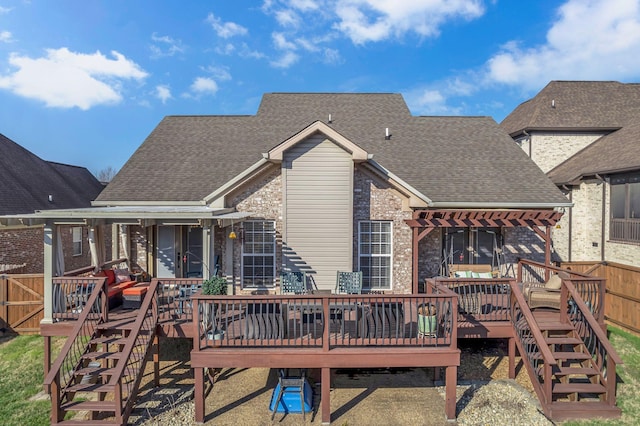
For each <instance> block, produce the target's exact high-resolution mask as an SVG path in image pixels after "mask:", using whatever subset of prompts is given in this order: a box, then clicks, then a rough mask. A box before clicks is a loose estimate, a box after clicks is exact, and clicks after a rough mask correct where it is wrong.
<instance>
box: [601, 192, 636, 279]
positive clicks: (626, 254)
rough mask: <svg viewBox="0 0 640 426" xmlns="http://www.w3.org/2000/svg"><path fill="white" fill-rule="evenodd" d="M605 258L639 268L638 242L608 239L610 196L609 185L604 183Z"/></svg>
mask: <svg viewBox="0 0 640 426" xmlns="http://www.w3.org/2000/svg"><path fill="white" fill-rule="evenodd" d="M605 185H606V186H605V191H606V193H605V199H606V200H607V202H606V207H605V214H604V218H605V245H604V247H605V250H604V253H605V260H606V261H608V262H616V263H622V264H625V265H630V266H635V267H639V268H640V244H635V243H623V242H618V241H610V240H609V229H610V228H609V227H610V222H611V211H610V207H611V203H610V202H609V199H610V196H611V186H610V185H609V184H608V183H606V184H605Z"/></svg>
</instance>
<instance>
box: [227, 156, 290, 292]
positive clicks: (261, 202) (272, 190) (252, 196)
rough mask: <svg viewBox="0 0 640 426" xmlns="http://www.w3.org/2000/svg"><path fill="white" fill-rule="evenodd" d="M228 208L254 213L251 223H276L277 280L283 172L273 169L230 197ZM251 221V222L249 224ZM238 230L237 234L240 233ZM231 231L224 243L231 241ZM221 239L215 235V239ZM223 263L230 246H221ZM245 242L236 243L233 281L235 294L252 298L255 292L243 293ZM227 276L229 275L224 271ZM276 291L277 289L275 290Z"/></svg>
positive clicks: (280, 240) (279, 259)
mask: <svg viewBox="0 0 640 426" xmlns="http://www.w3.org/2000/svg"><path fill="white" fill-rule="evenodd" d="M228 205H230V206H235V207H236V209H237V210H238V211H246V212H253V213H255V216H254V217H253V218H250V219H265V220H275V223H276V278H277V277H278V276H279V275H280V268H281V265H282V229H283V228H282V174H281V171H280V168H277V167H274V168H273V169H271V170H270V171H268V172H266V173H265V174H264V175H262V176H260V177H258V178H256V179H254V180H252V181H251V182H250V183H249V184H248V185H246V186H245V187H243V188H241V189H239V190H238V191H236V192H235V193H234V194H231V195H230V196H229V202H228ZM250 219H249V220H250ZM238 229H239V228H238V227H236V233H237V232H238ZM228 231H229V230H228V229H227V230H225V233H224V234H223V235H222V236H221V237H222V238H221V240H223V239H226V238H228V237H227V234H228ZM217 237H218V235H217V234H216V239H217ZM221 245H222V247H221V249H222V252H221V253H222V259H223V260H222V263H223V271H224V259H226V258H227V255H228V253H227V245H226V243H222V241H221ZM241 267H242V242H241V241H240V238H238V239H236V240H235V241H233V277H234V286H235V290H234V294H251V293H252V292H254V291H255V289H246V290H245V289H242V286H241V282H240V278H241V276H242V271H241ZM224 272H225V273H228V272H227V271H224ZM274 290H275V289H274Z"/></svg>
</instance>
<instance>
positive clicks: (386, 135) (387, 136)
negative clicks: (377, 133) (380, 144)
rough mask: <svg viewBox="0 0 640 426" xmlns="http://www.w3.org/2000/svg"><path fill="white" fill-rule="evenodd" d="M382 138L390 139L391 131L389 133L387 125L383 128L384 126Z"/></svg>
mask: <svg viewBox="0 0 640 426" xmlns="http://www.w3.org/2000/svg"><path fill="white" fill-rule="evenodd" d="M384 138H385V139H386V140H389V139H391V133H389V128H388V127H385V128H384Z"/></svg>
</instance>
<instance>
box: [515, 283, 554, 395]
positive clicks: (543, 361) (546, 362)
mask: <svg viewBox="0 0 640 426" xmlns="http://www.w3.org/2000/svg"><path fill="white" fill-rule="evenodd" d="M511 323H512V324H513V328H514V332H515V337H516V339H515V343H516V347H517V348H518V352H519V353H520V356H521V357H522V361H523V362H524V363H525V364H526V367H527V368H526V369H527V372H528V373H529V379H530V380H531V383H532V384H533V387H534V389H535V391H536V393H537V394H538V398H539V399H540V402H541V403H542V406H543V407H545V406H546V405H547V404H549V403H550V402H551V399H552V385H553V380H552V367H553V366H554V365H557V362H556V360H555V358H554V356H553V354H552V353H551V350H550V349H549V347H548V346H547V344H546V343H545V339H544V336H543V335H542V333H541V331H540V328H539V327H538V324H537V322H536V320H535V318H534V317H533V314H532V313H531V310H530V309H529V306H528V305H527V302H526V300H525V298H524V295H523V294H522V291H521V290H520V287H519V286H518V285H517V284H512V285H511Z"/></svg>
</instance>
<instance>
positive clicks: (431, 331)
mask: <svg viewBox="0 0 640 426" xmlns="http://www.w3.org/2000/svg"><path fill="white" fill-rule="evenodd" d="M436 314H437V309H436V306H435V305H434V304H432V303H423V304H421V305H420V306H418V337H421V336H429V337H436V332H437V329H438V320H437V315H436Z"/></svg>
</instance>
